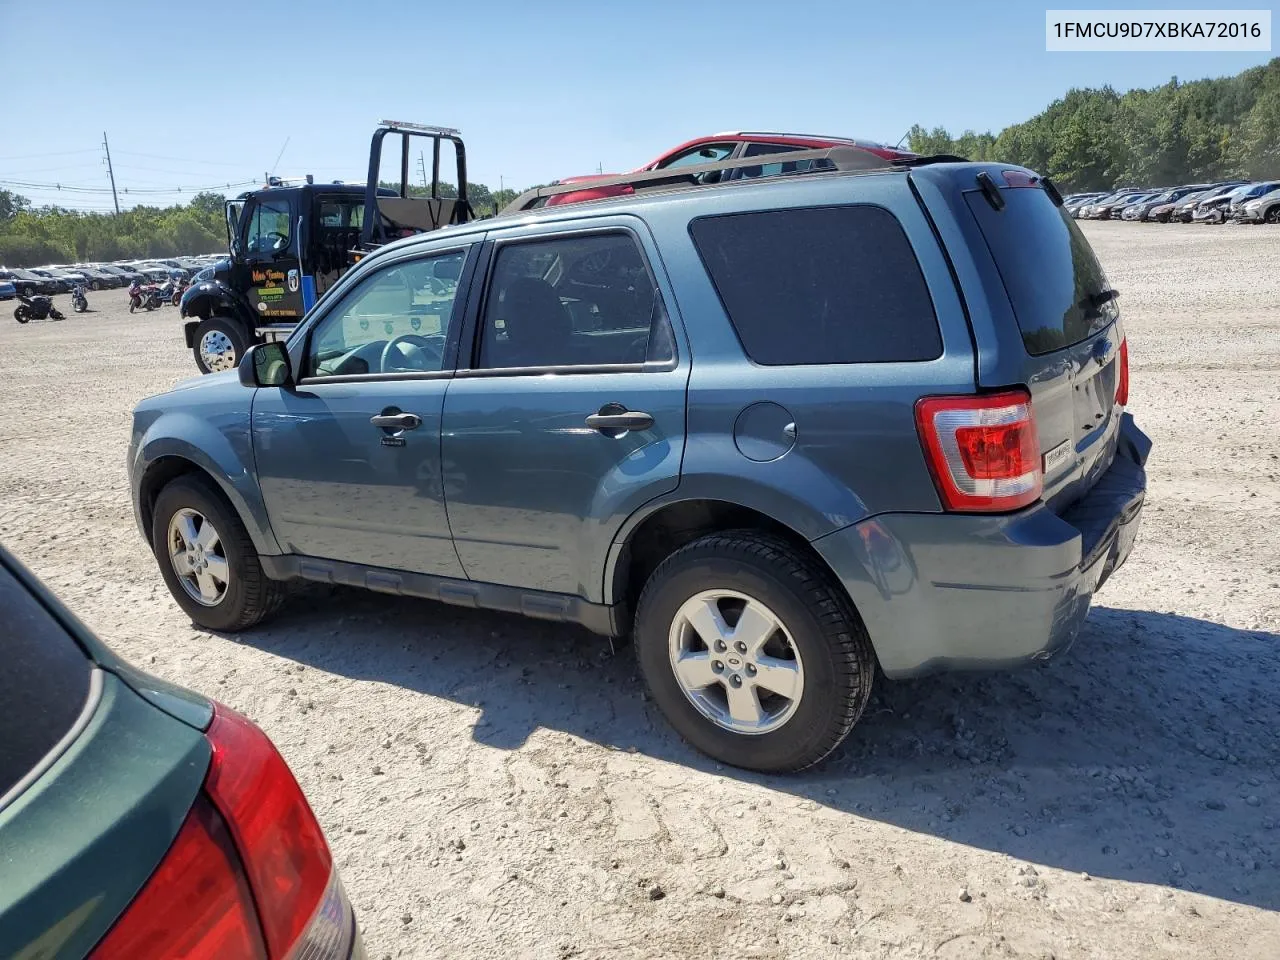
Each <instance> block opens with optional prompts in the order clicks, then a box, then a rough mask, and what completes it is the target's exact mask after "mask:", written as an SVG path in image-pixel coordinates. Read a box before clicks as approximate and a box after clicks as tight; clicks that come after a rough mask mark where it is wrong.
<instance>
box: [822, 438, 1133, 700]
mask: <svg viewBox="0 0 1280 960" xmlns="http://www.w3.org/2000/svg"><path fill="white" fill-rule="evenodd" d="M1150 446H1151V442H1150V440H1148V439H1147V437H1146V435H1145V434H1144V433H1143V432H1142V431H1141V430H1139V429H1138V427H1137V425H1136V424H1135V423H1134V422H1133V418H1132V416H1130V415H1129V414H1125V415H1124V416H1123V418H1122V421H1121V433H1120V438H1119V443H1118V447H1117V451H1116V458H1115V461H1114V462H1113V464H1112V466H1111V468H1110V469H1109V470H1108V471H1107V472H1106V473H1105V474H1104V475H1103V476H1102V478H1101V479H1099V481H1098V482H1097V484H1096V485H1095V486H1094V487H1093V489H1091V490H1090V491H1089V493H1088V494H1087V495H1086V496H1085V497H1084V499H1082V500H1080V501H1079V502H1077V503H1076V504H1074V505H1073V506H1072V507H1071V508H1070V509H1069V510H1067V511H1066V512H1065V513H1064V514H1063V515H1062V516H1058V515H1057V514H1055V513H1053V511H1051V510H1049V509H1048V508H1047V507H1045V506H1044V505H1037V506H1035V507H1031V508H1029V509H1027V510H1023V511H1020V512H1018V513H1014V514H1007V515H1002V516H983V515H978V514H885V515H881V516H878V517H873V518H871V519H869V520H865V521H863V522H862V523H858V524H854V525H853V526H852V527H846V528H844V529H843V530H839V531H836V532H835V533H832V534H828V535H827V536H825V537H822V538H820V539H818V540H816V541H814V544H813V545H814V547H815V548H817V550H818V551H819V552H820V553H821V554H822V556H823V557H824V558H825V559H826V561H827V563H828V564H829V565H830V566H831V568H832V569H833V570H834V571H835V572H836V575H837V576H838V577H839V578H840V579H841V581H842V582H843V583H844V585H845V588H846V590H848V592H849V596H850V598H851V599H852V600H853V603H854V605H855V606H856V607H857V609H858V612H859V613H860V614H861V615H862V619H863V622H864V623H865V624H866V627H867V631H868V633H869V634H870V637H871V641H872V644H873V645H874V647H875V650H876V654H877V656H878V657H879V659H880V665H881V667H882V668H883V669H884V672H885V674H886V675H887V676H890V677H908V676H916V675H919V674H923V673H930V672H934V671H939V670H948V669H969V668H976V669H987V668H997V667H1009V666H1014V665H1017V664H1020V663H1025V662H1027V661H1031V660H1043V659H1047V658H1048V657H1050V656H1052V655H1053V654H1055V653H1057V652H1060V651H1061V650H1064V649H1065V648H1066V647H1068V646H1069V645H1070V644H1071V642H1072V640H1074V639H1075V637H1076V634H1077V633H1078V632H1079V630H1080V627H1081V625H1082V624H1083V623H1084V620H1085V617H1086V616H1087V615H1088V612H1089V605H1090V602H1091V601H1092V599H1093V595H1094V593H1095V592H1096V591H1097V590H1098V589H1099V588H1100V587H1101V586H1102V585H1103V584H1104V583H1105V582H1106V581H1107V579H1108V578H1109V577H1110V576H1111V575H1112V574H1113V573H1114V572H1115V571H1116V570H1117V569H1119V568H1120V566H1121V565H1122V564H1123V563H1124V562H1125V560H1126V559H1128V556H1129V552H1130V551H1131V550H1132V548H1133V543H1134V540H1135V538H1136V537H1137V534H1138V527H1139V523H1140V520H1141V516H1142V506H1143V501H1144V499H1145V495H1146V487H1147V480H1146V473H1145V472H1144V470H1143V464H1144V463H1145V462H1146V456H1147V452H1148V451H1149V449H1150Z"/></svg>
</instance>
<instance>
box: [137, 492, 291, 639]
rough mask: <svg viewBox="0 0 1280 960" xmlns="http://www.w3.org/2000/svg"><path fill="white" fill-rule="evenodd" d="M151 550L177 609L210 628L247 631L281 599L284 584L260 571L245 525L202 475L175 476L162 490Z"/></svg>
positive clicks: (152, 525)
mask: <svg viewBox="0 0 1280 960" xmlns="http://www.w3.org/2000/svg"><path fill="white" fill-rule="evenodd" d="M151 548H152V550H153V552H154V553H155V555H156V562H157V563H158V564H159V565H160V575H161V576H162V577H163V578H164V582H165V585H166V586H167V587H168V588H169V592H170V593H171V594H173V598H174V599H175V600H176V601H178V606H180V607H182V609H183V610H184V611H185V612H186V614H187V616H189V617H190V618H191V619H192V621H194V622H195V623H196V624H198V625H200V626H202V627H204V628H206V629H208V630H219V631H223V632H227V633H235V632H236V631H239V630H245V629H247V628H249V627H252V626H254V625H255V624H258V623H260V622H262V620H264V619H265V618H266V617H268V616H270V615H271V614H273V613H275V611H276V610H277V609H279V607H280V604H281V603H282V602H283V600H284V597H285V585H284V584H282V583H280V582H278V581H276V580H272V579H270V578H269V577H268V576H267V575H266V574H265V573H264V572H263V570H262V563H261V562H260V561H259V560H258V554H257V551H256V550H254V548H253V541H252V540H250V539H249V533H248V531H247V530H245V527H244V524H243V523H242V522H241V521H240V518H239V517H238V516H236V513H235V511H234V510H232V509H231V508H230V507H229V506H228V505H227V503H226V501H225V500H223V499H222V497H221V495H220V494H219V493H218V491H217V488H216V487H214V486H213V484H212V482H211V481H209V480H207V479H205V478H203V477H200V476H184V477H179V478H178V479H176V480H174V481H173V482H171V483H170V484H169V485H168V486H166V487H165V488H164V489H163V490H161V491H160V496H159V497H157V498H156V506H155V515H154V517H153V518H152V523H151Z"/></svg>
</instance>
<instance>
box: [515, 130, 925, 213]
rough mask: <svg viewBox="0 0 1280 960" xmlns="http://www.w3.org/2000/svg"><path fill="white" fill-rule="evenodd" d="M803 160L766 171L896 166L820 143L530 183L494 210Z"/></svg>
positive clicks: (673, 186)
mask: <svg viewBox="0 0 1280 960" xmlns="http://www.w3.org/2000/svg"><path fill="white" fill-rule="evenodd" d="M806 160H812V161H815V162H814V164H813V165H812V167H811V168H810V169H808V170H793V171H789V172H787V173H777V174H770V175H768V179H770V180H772V179H775V178H777V177H796V176H808V175H809V174H812V173H830V172H832V171H848V170H887V169H893V168H894V167H896V166H900V164H899V163H897V162H896V161H894V162H891V161H888V160H885V159H884V158H883V157H880V156H877V155H876V154H874V153H872V152H871V151H870V150H863V149H861V148H860V147H846V146H839V147H823V148H822V149H819V150H791V151H788V152H786V153H764V154H761V155H760V156H758V157H745V158H742V159H739V160H722V161H718V162H715V163H697V164H690V165H688V166H681V167H668V168H667V169H665V170H653V171H643V172H640V173H627V174H622V175H621V176H616V177H601V178H599V179H591V180H581V181H578V182H576V183H565V184H553V185H552V186H548V187H534V188H533V189H532V190H526V191H525V192H524V193H522V194H520V196H518V197H516V198H515V199H514V200H512V201H511V202H510V203H509V204H507V205H506V206H505V207H503V208H502V210H500V211H499V212H498V216H500V217H505V216H511V215H514V214H517V213H524V212H525V211H528V210H532V209H535V205H536V204H537V202H538V201H539V200H543V199H545V198H547V197H555V196H559V195H561V194H566V193H583V192H586V191H590V190H598V189H600V188H601V187H615V186H618V187H630V188H631V193H632V194H638V193H649V192H656V191H670V190H689V189H692V188H694V187H701V186H708V185H710V184H711V183H714V182H724V181H711V180H704V179H703V177H705V176H706V175H707V174H709V173H719V172H721V171H725V170H740V169H743V168H746V167H763V166H765V165H767V164H774V163H777V164H794V163H800V162H803V161H806Z"/></svg>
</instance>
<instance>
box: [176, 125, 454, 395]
mask: <svg viewBox="0 0 1280 960" xmlns="http://www.w3.org/2000/svg"><path fill="white" fill-rule="evenodd" d="M387 137H392V138H393V140H395V139H397V138H398V139H399V141H400V142H399V144H398V145H399V147H400V149H399V151H398V154H399V156H398V158H397V159H398V160H399V169H398V170H397V171H396V174H398V177H397V179H398V183H397V182H391V183H388V182H387V178H386V174H385V172H384V171H383V168H382V153H383V146H384V141H385V140H386V138H387ZM423 140H426V141H429V144H427V145H425V149H421V152H420V147H422V146H423V145H422V141H423ZM415 141H416V142H415ZM443 143H449V144H451V145H452V147H453V150H454V158H455V164H456V170H457V176H458V181H459V183H460V184H461V187H460V189H459V192H458V196H456V197H445V196H442V193H443V192H446V191H448V187H447V185H445V187H444V188H443V189H442V183H441V179H440V159H441V158H440V152H441V146H442V144H443ZM428 151H430V152H429V153H428ZM426 156H430V157H431V158H432V170H433V175H432V179H431V183H430V185H429V187H428V186H423V187H421V188H418V187H411V186H410V183H409V180H410V160H411V159H412V160H413V162H414V168H417V164H418V162H419V157H423V158H424V159H423V160H422V161H421V162H422V169H423V173H424V174H425V172H426V171H425V166H426V161H425V157H426ZM424 179H425V177H424ZM465 184H466V159H465V152H464V148H463V144H462V140H461V138H460V136H459V135H458V132H457V131H456V130H452V129H450V128H444V127H427V126H423V125H417V124H405V123H399V122H393V121H382V122H381V123H380V124H379V126H378V128H377V129H376V130H375V131H374V135H373V141H372V143H371V145H370V150H369V177H368V181H367V183H358V184H347V183H341V182H337V181H335V182H333V183H316V182H315V180H314V178H313V177H312V176H310V175H308V176H307V177H306V178H305V180H303V181H286V180H282V179H280V178H276V177H271V178H269V179H268V181H267V183H266V185H265V186H263V187H262V188H261V189H258V190H253V191H249V192H247V193H243V194H241V195H240V196H239V197H237V198H236V199H234V200H229V201H227V204H226V217H227V248H228V257H227V259H225V260H223V261H221V262H220V263H219V264H218V265H217V266H216V268H215V269H214V273H213V276H212V277H211V278H209V279H207V280H203V281H201V282H199V283H196V284H194V285H192V287H191V288H190V289H188V290H187V292H186V293H185V294H184V295H183V298H182V303H181V313H182V317H183V319H184V324H183V337H184V339H185V341H186V344H187V347H188V348H190V349H191V350H192V353H193V354H194V357H195V361H196V366H198V367H199V368H200V372H201V373H210V372H213V371H220V370H230V369H233V368H234V367H235V366H236V364H237V363H239V360H240V358H241V357H242V356H243V355H244V352H245V350H246V349H248V347H249V346H251V345H252V344H254V343H260V342H263V341H266V340H277V339H283V338H285V337H287V336H288V335H289V334H290V333H292V332H293V328H294V326H296V325H297V323H298V321H299V320H301V319H302V317H303V315H304V314H306V312H307V311H308V310H310V309H311V307H312V306H314V305H315V303H316V302H317V301H318V300H319V299H320V297H322V296H323V295H324V293H325V291H326V290H328V289H329V288H330V287H331V286H333V284H334V283H336V282H337V280H338V278H339V277H341V276H342V275H343V274H344V273H345V272H346V271H347V270H348V269H349V268H350V267H351V266H352V265H353V264H354V263H355V262H356V261H357V260H359V259H360V258H361V257H362V256H364V255H365V254H366V253H368V252H369V251H371V250H373V249H375V248H376V247H378V246H381V245H382V244H384V243H388V242H390V241H392V240H396V239H399V238H400V237H405V236H410V235H412V234H415V233H423V232H426V231H429V230H435V229H439V228H440V227H445V226H449V225H450V224H455V223H466V222H467V221H468V220H471V219H474V213H473V212H472V209H471V206H470V204H469V203H468V202H467V197H466V187H465ZM424 194H425V195H424Z"/></svg>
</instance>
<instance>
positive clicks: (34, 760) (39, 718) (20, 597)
mask: <svg viewBox="0 0 1280 960" xmlns="http://www.w3.org/2000/svg"><path fill="white" fill-rule="evenodd" d="M0 638H3V647H4V669H3V670H0V796H3V795H4V794H5V793H7V792H8V791H9V789H10V788H11V787H13V785H14V784H16V783H17V782H18V781H19V780H21V779H22V778H23V777H24V776H26V775H27V773H28V771H30V770H31V769H32V768H33V767H35V766H36V765H37V764H38V763H39V762H40V761H41V760H42V759H43V758H44V755H45V754H46V753H48V752H49V751H50V750H52V749H53V748H54V747H55V746H56V745H57V743H58V741H59V740H61V739H62V738H63V737H64V736H65V735H66V733H67V731H68V730H70V729H71V727H72V726H73V725H74V724H75V722H76V719H77V718H78V717H79V716H80V711H81V710H83V709H84V703H85V700H86V698H87V697H88V695H89V674H90V663H89V661H88V659H87V658H86V657H85V655H84V653H83V651H81V649H80V647H79V645H78V644H77V643H76V642H75V640H73V639H72V638H71V636H70V635H69V634H68V633H67V631H66V630H65V629H64V628H63V626H62V624H60V623H58V621H57V620H55V619H54V618H53V616H52V615H51V614H50V613H49V611H48V610H46V609H45V608H44V607H43V606H41V604H40V603H39V602H38V601H37V600H36V599H35V598H34V597H33V596H32V595H31V594H30V593H29V592H28V591H27V589H26V587H25V586H24V585H23V584H22V583H20V582H19V581H18V580H17V579H16V578H15V577H14V576H13V575H12V574H11V573H10V572H9V571H8V570H7V569H6V568H5V567H4V565H3V564H0Z"/></svg>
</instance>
